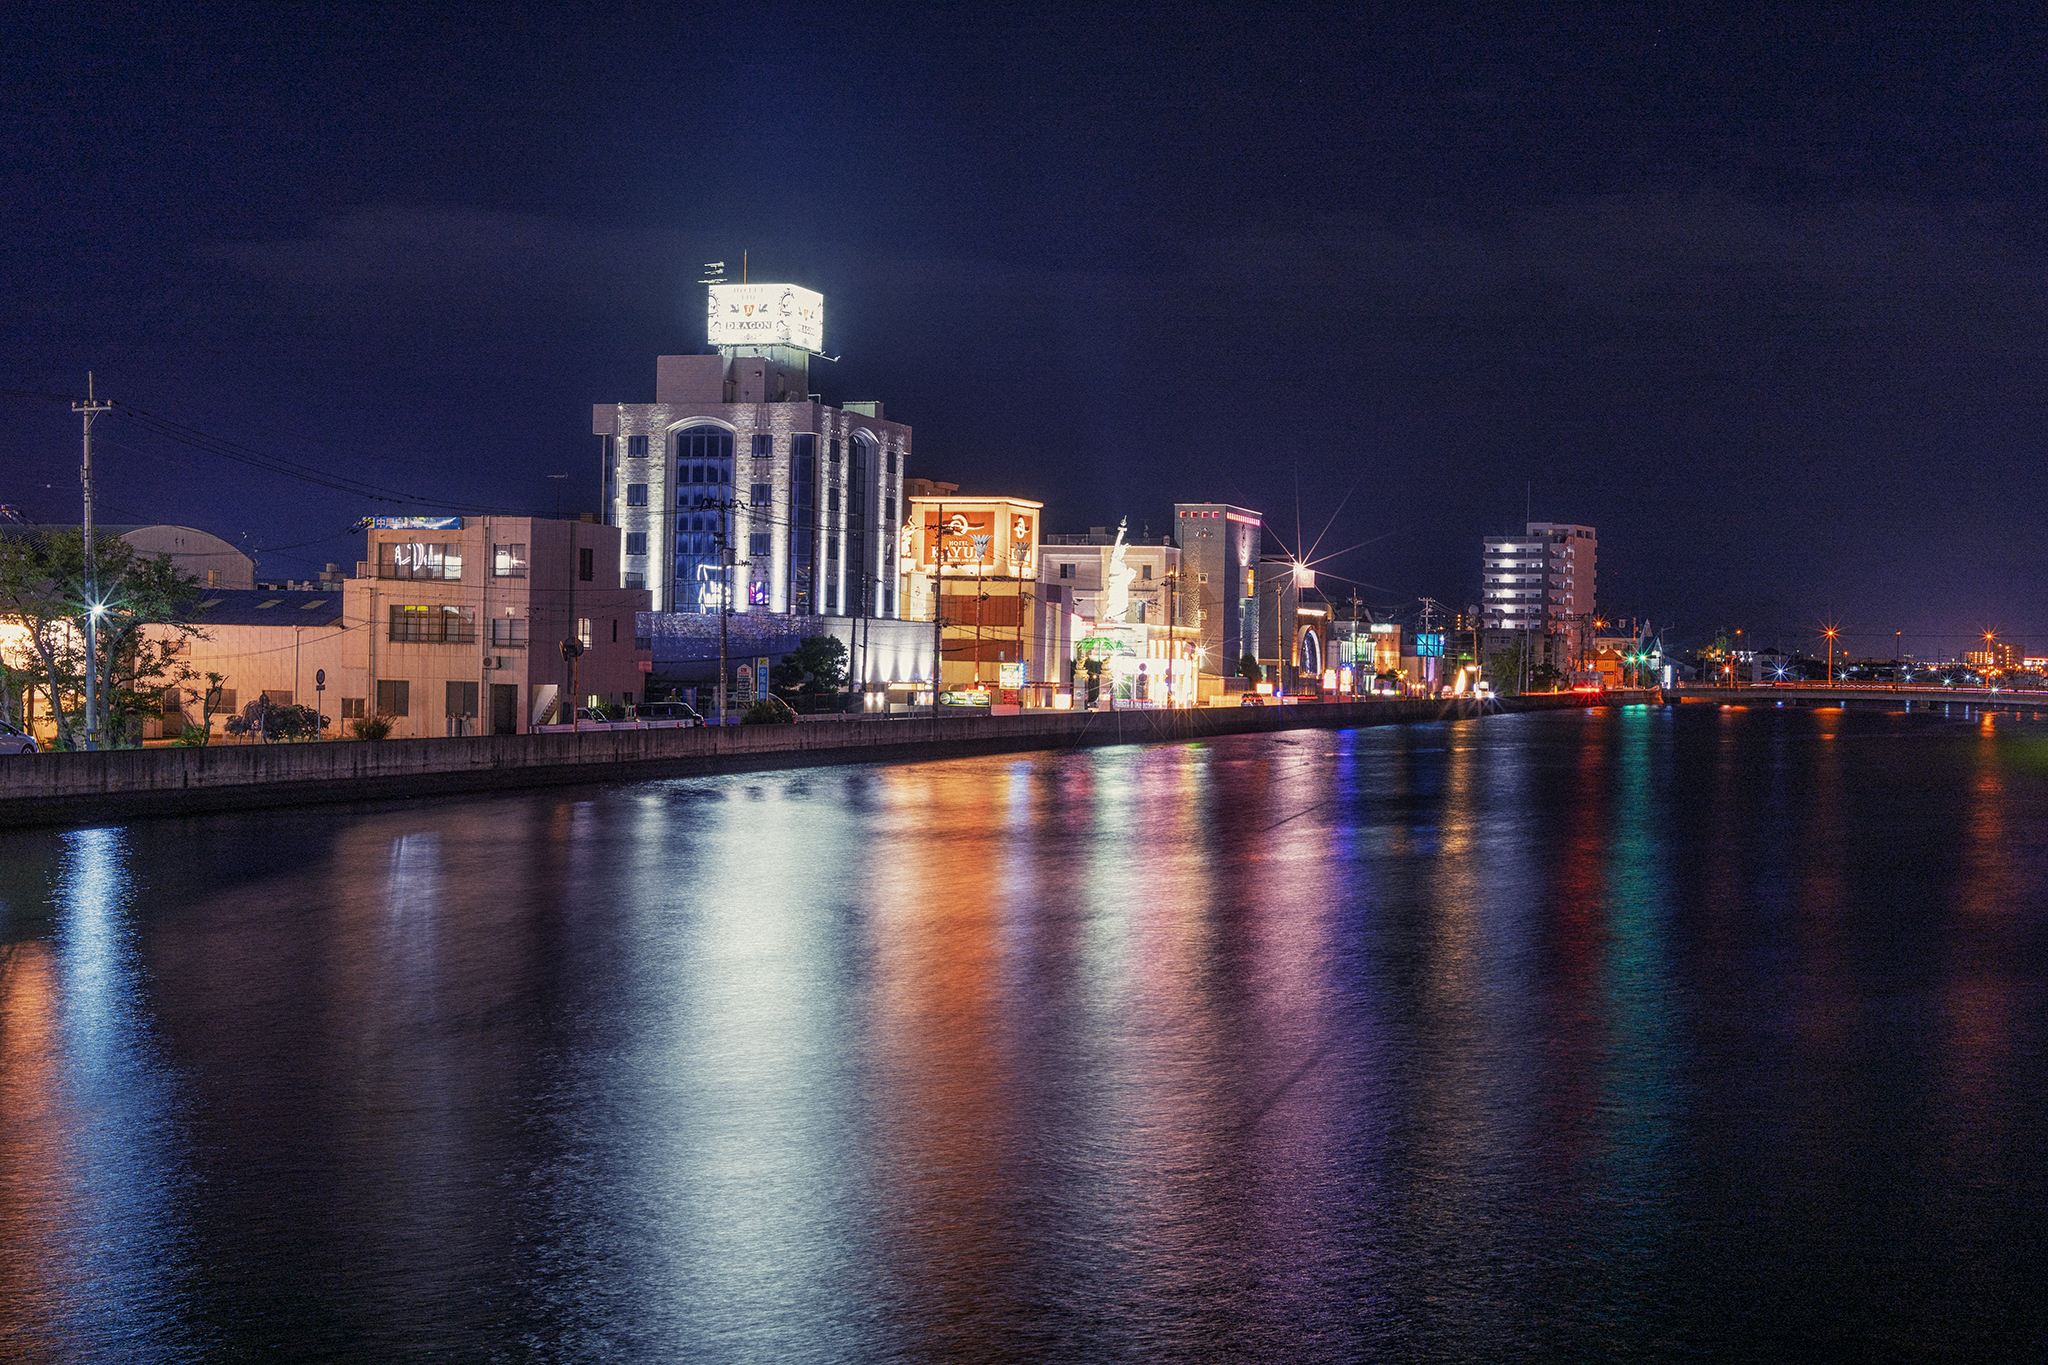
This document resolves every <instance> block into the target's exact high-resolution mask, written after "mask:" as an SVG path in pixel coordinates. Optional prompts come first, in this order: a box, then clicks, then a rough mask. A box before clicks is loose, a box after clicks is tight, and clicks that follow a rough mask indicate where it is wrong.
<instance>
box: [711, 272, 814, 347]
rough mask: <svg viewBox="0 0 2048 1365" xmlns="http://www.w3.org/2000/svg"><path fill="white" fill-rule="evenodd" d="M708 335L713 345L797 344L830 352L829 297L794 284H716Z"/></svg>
mask: <svg viewBox="0 0 2048 1365" xmlns="http://www.w3.org/2000/svg"><path fill="white" fill-rule="evenodd" d="M705 336H706V338H707V339H708V340H709V341H710V342H711V344H712V345H713V346H795V347H798V348H799V349H802V350H806V351H815V352H817V353H818V354H819V355H823V354H824V353H825V296H824V295H823V294H820V293H818V292H817V291H816V290H813V289H799V288H797V287H796V286H795V285H793V284H714V285H712V286H711V311H710V314H709V316H708V317H707V319H706V327H705Z"/></svg>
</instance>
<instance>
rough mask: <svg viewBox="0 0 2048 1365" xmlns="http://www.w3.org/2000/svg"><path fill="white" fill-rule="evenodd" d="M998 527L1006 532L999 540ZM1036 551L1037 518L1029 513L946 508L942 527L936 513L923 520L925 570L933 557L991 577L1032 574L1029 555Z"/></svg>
mask: <svg viewBox="0 0 2048 1365" xmlns="http://www.w3.org/2000/svg"><path fill="white" fill-rule="evenodd" d="M998 526H1004V527H1006V529H1005V530H1004V532H1003V534H1001V535H1000V536H999V535H998V534H997V532H996V528H997V527H998ZM1037 547H1038V527H1037V525H1036V518H1035V517H1033V516H1032V515H1031V514H1030V513H1028V512H1005V511H1003V510H1002V509H999V508H987V507H981V508H970V509H962V510H958V511H956V510H954V509H952V508H948V509H947V510H946V515H945V518H944V522H943V524H942V523H941V520H940V517H939V515H938V513H937V512H936V511H927V512H926V513H925V518H924V566H925V568H926V569H930V567H931V564H932V555H933V552H934V550H936V551H937V553H938V556H939V558H940V559H941V560H942V561H943V562H944V563H945V564H947V565H948V566H950V567H955V568H968V569H971V568H976V567H979V568H983V569H987V570H989V571H990V572H993V573H1009V572H1015V573H1019V574H1022V575H1024V576H1026V577H1028V576H1030V572H1031V555H1032V552H1033V551H1034V550H1035V549H1036V548H1037Z"/></svg>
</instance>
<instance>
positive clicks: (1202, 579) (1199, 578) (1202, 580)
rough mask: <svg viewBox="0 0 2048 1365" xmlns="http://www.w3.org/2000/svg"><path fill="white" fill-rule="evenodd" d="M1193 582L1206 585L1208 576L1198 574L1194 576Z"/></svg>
mask: <svg viewBox="0 0 2048 1365" xmlns="http://www.w3.org/2000/svg"><path fill="white" fill-rule="evenodd" d="M1195 581H1196V582H1197V583H1207V582H1208V581H1209V575H1207V574H1205V573H1198V574H1196V575H1195Z"/></svg>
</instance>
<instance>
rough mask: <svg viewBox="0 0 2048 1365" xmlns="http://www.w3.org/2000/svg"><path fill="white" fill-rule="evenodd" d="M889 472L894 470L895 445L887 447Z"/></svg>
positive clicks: (892, 472)
mask: <svg viewBox="0 0 2048 1365" xmlns="http://www.w3.org/2000/svg"><path fill="white" fill-rule="evenodd" d="M889 472H890V473H891V474H894V473H895V472H896V447H894V446H890V447H889Z"/></svg>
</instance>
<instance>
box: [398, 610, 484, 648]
mask: <svg viewBox="0 0 2048 1365" xmlns="http://www.w3.org/2000/svg"><path fill="white" fill-rule="evenodd" d="M391 639H392V642H393V643H394V644H413V645H473V644H475V643H476V608H475V607H448V606H430V607H401V606H394V607H392V608H391Z"/></svg>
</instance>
